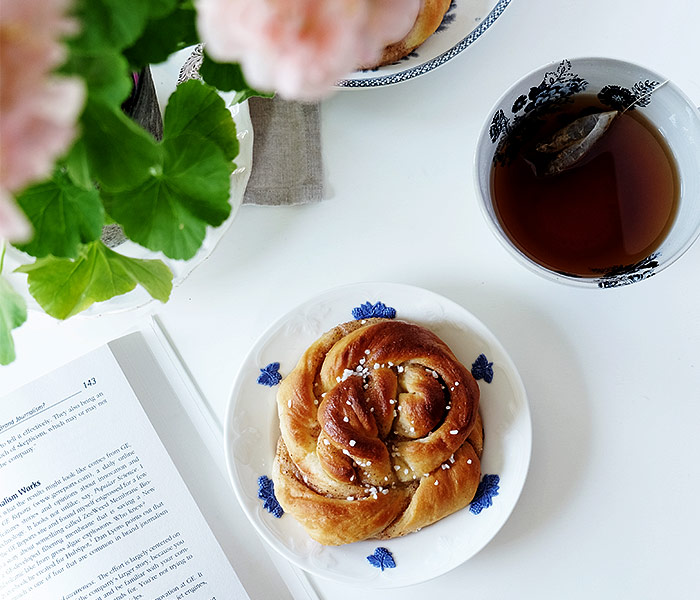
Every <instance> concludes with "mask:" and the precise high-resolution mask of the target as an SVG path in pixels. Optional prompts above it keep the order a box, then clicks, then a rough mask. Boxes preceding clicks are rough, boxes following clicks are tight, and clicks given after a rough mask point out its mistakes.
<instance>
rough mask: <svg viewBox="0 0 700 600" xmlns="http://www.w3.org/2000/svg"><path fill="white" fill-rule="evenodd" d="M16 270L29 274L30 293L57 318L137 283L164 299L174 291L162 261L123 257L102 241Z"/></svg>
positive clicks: (130, 288) (121, 292) (153, 294)
mask: <svg viewBox="0 0 700 600" xmlns="http://www.w3.org/2000/svg"><path fill="white" fill-rule="evenodd" d="M16 270H17V271H18V272H20V273H27V275H28V278H27V281H28V284H29V293H30V294H31V295H32V296H33V297H34V298H35V299H36V301H37V302H38V303H39V304H40V305H41V307H42V308H43V309H44V310H45V311H46V313H47V314H49V315H51V316H52V317H55V318H56V319H67V318H68V317H71V316H73V315H75V314H77V313H79V312H81V311H83V310H85V309H86V308H88V307H89V306H90V305H91V304H93V303H94V302H102V301H104V300H109V299H110V298H113V297H114V296H120V295H121V294H126V293H127V292H130V291H131V290H133V289H134V288H135V287H136V285H137V284H140V285H142V286H143V287H144V288H145V289H146V291H147V292H148V293H149V294H150V295H151V296H152V297H153V298H155V299H156V300H160V301H161V302H166V301H167V300H168V298H169V297H170V292H171V290H172V277H173V275H172V272H171V271H170V269H169V268H168V267H167V266H166V265H165V264H164V263H163V262H162V261H160V260H143V259H136V258H129V257H126V256H122V255H121V254H117V253H116V252H114V251H112V250H110V249H109V248H107V247H106V246H105V245H104V244H102V243H101V242H99V241H97V242H92V243H90V244H87V245H85V246H83V247H82V248H81V251H80V253H79V255H78V258H77V259H75V260H72V259H69V258H55V257H53V256H48V257H46V258H40V259H37V260H36V262H34V263H33V264H29V265H22V266H21V267H19V268H18V269H16Z"/></svg>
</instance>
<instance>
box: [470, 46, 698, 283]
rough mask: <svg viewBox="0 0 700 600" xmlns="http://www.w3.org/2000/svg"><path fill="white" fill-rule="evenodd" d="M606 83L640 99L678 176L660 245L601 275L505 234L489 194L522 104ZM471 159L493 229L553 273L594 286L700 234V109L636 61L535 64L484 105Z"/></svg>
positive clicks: (643, 267) (596, 89) (629, 276)
mask: <svg viewBox="0 0 700 600" xmlns="http://www.w3.org/2000/svg"><path fill="white" fill-rule="evenodd" d="M611 89H612V90H620V91H621V98H619V99H617V100H618V101H627V100H629V99H630V98H631V99H635V98H636V99H637V100H639V103H638V104H637V105H636V106H635V110H639V111H641V112H642V114H643V115H644V117H646V119H647V120H648V121H649V122H650V123H651V124H652V126H653V127H655V128H656V129H658V131H659V133H660V134H661V136H662V137H663V138H664V140H665V141H666V143H667V145H668V147H669V149H670V152H671V154H672V155H673V158H674V160H675V163H676V169H677V172H678V177H679V180H680V181H679V183H680V196H679V198H678V205H677V210H676V213H675V218H674V220H673V223H672V225H671V227H670V229H669V230H668V233H667V235H666V236H665V238H664V239H663V241H662V242H661V245H660V246H659V247H658V248H657V249H656V250H655V251H653V252H652V253H651V254H650V255H649V256H647V257H646V258H645V259H644V260H641V261H638V262H636V263H635V264H633V265H626V266H624V267H623V268H618V269H615V270H612V269H611V270H610V271H608V272H606V273H603V274H601V275H599V276H591V277H588V276H579V275H572V274H567V273H564V272H557V271H554V270H552V269H550V268H547V267H545V266H543V265H541V264H539V263H538V262H536V260H534V259H533V258H531V257H530V256H528V255H526V254H525V253H524V252H523V251H522V250H520V249H519V248H518V246H516V244H515V243H514V242H513V241H512V240H511V239H510V238H509V237H508V235H507V233H506V231H505V229H504V226H503V224H502V222H501V221H500V220H499V216H498V214H497V210H496V209H495V207H494V202H493V194H492V183H493V182H492V176H493V165H494V160H496V154H497V152H498V151H499V149H500V148H501V147H502V142H503V140H504V136H507V135H508V131H509V130H511V128H512V127H513V125H514V124H516V123H517V122H518V119H519V118H522V117H523V115H524V114H525V112H526V111H530V112H531V111H532V110H533V109H535V108H537V107H539V106H541V105H544V104H546V103H548V102H549V103H551V102H568V101H569V100H570V99H571V98H572V97H573V96H575V95H576V94H581V93H585V94H593V95H598V94H600V93H601V90H603V96H605V95H606V94H608V95H609V94H610V90H611ZM599 97H600V96H599ZM606 100H610V98H606ZM475 160H476V163H475V177H476V185H477V188H478V190H479V193H480V199H481V208H482V210H483V212H484V215H485V217H486V220H487V222H488V223H489V225H490V226H491V229H492V230H493V232H494V234H495V235H496V237H497V238H498V239H499V240H500V241H501V242H502V243H503V245H504V246H505V247H506V248H507V249H508V250H509V251H510V252H511V253H512V254H513V255H514V256H515V257H516V258H517V259H518V260H519V261H520V262H521V263H523V264H524V265H525V266H527V267H529V268H530V269H532V270H533V271H535V272H537V273H539V274H541V275H543V276H545V277H547V278H549V279H552V280H555V281H560V282H564V283H569V284H574V285H579V286H585V287H599V288H609V287H617V286H621V285H626V284H629V283H634V282H637V281H641V280H643V279H646V278H648V277H650V276H652V275H655V274H656V273H658V272H659V271H661V270H663V269H664V268H666V267H668V266H669V265H670V264H672V263H673V262H674V261H676V260H677V259H678V258H679V257H680V256H681V255H682V254H683V253H684V252H685V251H686V250H687V249H688V248H689V247H690V246H691V244H692V243H693V242H694V241H695V239H696V238H697V237H698V235H699V234H700V110H698V108H697V107H696V105H695V104H694V103H693V102H692V101H691V100H690V99H689V98H688V97H687V96H686V95H685V94H684V93H683V92H682V91H681V90H680V89H679V88H678V87H677V86H675V85H674V84H673V83H672V82H670V81H667V79H666V78H665V77H663V76H661V75H659V74H657V73H653V72H652V71H650V70H648V69H646V68H644V67H640V66H638V65H634V64H631V63H627V62H623V61H620V60H614V59H608V58H578V59H574V60H570V61H569V60H564V61H557V62H554V63H551V64H549V65H546V66H543V67H541V68H539V69H537V70H535V71H533V72H532V73H530V74H529V75H527V76H525V77H524V78H523V79H521V80H520V81H518V82H517V83H515V84H514V85H513V86H512V87H511V88H510V89H509V90H508V91H507V92H506V93H505V94H504V95H503V96H502V97H501V98H500V100H499V101H498V102H497V103H496V105H495V106H494V108H493V109H492V110H491V112H490V113H489V117H488V121H487V122H486V124H485V126H484V128H483V130H482V132H481V135H480V137H479V141H478V145H477V149H476V158H475Z"/></svg>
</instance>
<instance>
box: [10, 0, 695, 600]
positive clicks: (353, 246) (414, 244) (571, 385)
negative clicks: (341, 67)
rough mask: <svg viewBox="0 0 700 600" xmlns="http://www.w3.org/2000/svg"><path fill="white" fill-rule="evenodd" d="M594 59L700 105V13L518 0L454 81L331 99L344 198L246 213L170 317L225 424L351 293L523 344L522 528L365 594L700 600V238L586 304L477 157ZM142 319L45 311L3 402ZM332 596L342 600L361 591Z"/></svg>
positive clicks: (519, 348) (677, 0) (329, 144)
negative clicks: (278, 359)
mask: <svg viewBox="0 0 700 600" xmlns="http://www.w3.org/2000/svg"><path fill="white" fill-rule="evenodd" d="M590 55H599V56H609V57H614V58H620V59H625V60H630V61H632V62H638V63H640V64H643V65H646V66H648V67H650V68H651V69H652V70H655V71H657V72H659V73H661V74H664V75H666V76H668V77H670V78H671V79H672V80H674V81H675V82H676V83H677V84H678V85H679V86H680V87H681V88H683V89H684V90H685V92H686V93H687V94H688V95H689V96H690V98H691V99H692V100H693V101H695V102H696V103H697V104H699V105H700V3H698V2H697V1H696V0H666V1H664V2H653V1H652V0H634V1H633V0H626V1H625V0H513V1H512V4H511V5H510V6H509V7H508V8H507V10H506V11H505V13H504V14H503V15H502V16H501V17H500V19H499V20H498V21H497V22H496V23H495V25H494V26H493V27H492V28H491V29H490V30H489V31H488V32H487V33H486V34H485V35H484V36H483V37H482V38H481V39H479V40H478V41H477V42H476V43H475V44H474V45H473V46H471V47H470V48H468V49H467V50H466V51H465V52H464V53H462V54H461V55H459V56H458V57H456V58H455V59H454V60H452V61H450V62H448V63H447V64H446V65H444V66H442V67H441V68H439V69H437V70H436V71H433V72H431V73H429V74H427V75H424V76H422V77H419V78H417V79H414V80H411V81H408V82H405V83H402V84H400V85H398V86H392V87H386V88H380V89H371V90H350V91H342V92H340V93H338V94H336V95H335V96H333V97H332V98H330V99H328V100H326V101H324V103H323V105H322V144H323V156H324V161H325V167H326V169H327V177H328V182H329V187H330V189H331V197H330V198H329V199H328V200H326V201H324V202H322V203H320V204H317V205H313V206H303V207H284V208H278V207H275V208H271V207H254V206H244V207H242V208H241V209H240V211H239V212H238V215H237V217H236V219H235V221H234V222H233V225H232V227H231V228H230V229H229V231H228V232H227V233H226V235H225V236H224V239H223V241H222V242H221V243H220V245H219V246H218V248H217V249H216V251H215V252H214V254H213V255H212V256H211V257H210V259H209V260H208V261H206V262H205V263H204V264H203V265H201V266H200V267H199V268H198V269H197V270H195V272H194V273H193V274H192V275H191V276H190V277H189V279H188V280H187V281H186V282H185V283H184V284H183V285H182V286H181V287H180V288H178V289H176V290H175V291H174V293H173V296H172V298H171V300H170V302H169V303H168V304H167V305H157V306H153V307H152V309H151V310H152V311H153V312H155V313H156V314H157V315H158V316H159V318H160V319H161V321H162V323H163V324H164V326H165V328H166V330H167V332H168V334H169V335H170V337H171V338H172V340H173V342H174V344H175V346H176V347H177V350H178V351H179V352H180V354H181V355H182V357H183V359H184V361H185V362H186V364H187V366H188V367H189V369H190V371H191V374H192V376H193V377H194V379H195V381H196V383H197V384H198V385H199V387H200V388H201V390H202V392H203V393H204V395H205V397H206V398H207V400H208V402H210V404H211V406H212V408H213V410H214V411H215V412H216V414H217V415H218V416H219V417H221V418H223V414H224V410H225V407H226V404H227V402H228V397H229V391H230V388H231V385H232V381H233V378H234V376H235V373H236V371H237V369H238V365H239V364H240V363H241V361H242V360H243V358H244V357H245V355H246V353H247V351H248V349H249V348H250V346H251V345H252V344H253V343H254V341H255V340H256V339H257V337H258V336H259V335H260V334H261V333H262V332H263V331H264V330H265V329H266V328H267V327H268V326H269V325H270V324H271V323H272V322H273V321H274V320H276V319H277V318H278V317H279V316H280V315H282V314H284V313H286V312H287V311H288V310H289V309H290V308H292V307H294V306H295V305H297V304H298V303H300V302H302V301H304V300H306V299H308V298H309V297H311V296H313V295H315V294H317V293H319V292H321V291H323V290H326V289H328V288H331V287H335V286H337V285H343V284H347V283H353V282H360V281H391V282H401V283H407V284H412V285H417V286H421V287H424V288H428V289H430V290H433V291H435V292H437V293H439V294H442V295H444V296H447V297H448V298H450V299H452V300H454V301H456V302H458V303H459V304H461V305H463V306H464V307H465V308H467V309H468V310H469V311H471V312H472V313H474V314H475V315H476V316H477V317H478V318H479V319H480V320H482V321H483V322H484V323H485V324H486V326H487V327H489V328H490V329H491V330H492V331H493V332H494V333H495V335H496V336H497V337H498V338H499V340H500V341H501V342H502V344H503V345H504V346H505V347H506V349H507V350H508V352H509V353H510V355H511V357H512V358H513V360H514V362H515V364H516V365H517V367H518V369H519V371H520V373H521V376H522V378H523V381H524V383H525V386H526V389H527V392H528V397H529V402H530V408H531V412H532V422H533V451H532V459H531V466H530V471H529V475H528V479H527V481H526V483H525V487H524V489H523V492H522V496H521V498H520V501H519V503H518V504H517V506H516V508H515V510H514V512H513V514H512V515H511V517H510V519H509V520H508V522H507V523H506V525H505V526H504V527H503V529H502V530H501V531H500V532H499V533H498V534H497V535H496V537H495V538H494V539H493V540H492V541H491V542H490V543H489V544H488V545H487V546H486V548H484V549H483V550H482V551H481V552H480V553H479V554H477V555H476V556H475V557H474V558H472V559H471V560H469V561H468V562H467V563H465V564H463V565H462V566H461V567H459V568H457V569H455V570H453V571H452V572H450V573H448V574H446V575H443V576H441V577H439V578H437V579H434V580H432V581H430V582H427V583H423V584H420V585H416V586H413V587H410V588H403V589H397V590H384V591H381V592H379V591H373V590H361V592H360V595H361V597H363V598H367V599H373V598H377V599H379V598H382V599H383V600H390V599H392V598H402V600H410V599H413V598H415V599H418V598H424V597H425V595H426V594H432V595H438V594H445V595H449V594H458V597H480V598H489V599H493V598H509V599H510V598H518V599H521V600H523V599H530V598H533V599H534V598H537V599H541V598H587V599H588V598H592V597H596V598H634V599H642V598H649V599H656V598H697V597H700V575H698V573H700V568H699V567H700V550H699V549H698V544H697V538H698V536H699V534H700V514H699V513H698V511H697V507H698V497H699V496H700V462H699V460H698V459H700V435H699V434H698V427H699V424H700V243H696V244H695V245H694V246H693V247H692V248H691V249H690V250H689V251H688V252H687V253H686V254H685V255H684V256H683V257H682V258H681V259H680V260H679V261H678V262H677V263H676V264H675V265H673V266H672V267H671V268H670V269H669V270H667V271H664V272H662V273H660V274H659V275H658V276H655V277H652V278H651V279H648V280H646V281H644V282H642V283H639V284H636V285H633V286H628V287H625V288H621V289H612V290H595V291H591V290H582V289H578V288H571V287H566V286H564V285H560V284H556V283H552V282H549V281H546V280H545V279H543V278H540V277H539V276H537V275H535V274H532V273H530V272H529V271H527V270H525V269H524V268H523V267H522V266H521V265H519V264H517V263H516V262H515V261H514V260H513V259H512V258H511V256H510V255H509V254H507V253H506V251H505V250H504V249H503V248H502V247H501V246H500V244H499V243H498V242H497V241H496V240H495V238H494V237H493V236H492V234H491V233H490V231H489V230H488V229H487V226H486V224H485V222H484V220H483V218H482V216H481V214H480V212H479V208H478V206H477V202H476V193H475V190H474V186H473V182H472V161H473V152H474V148H475V144H476V138H477V135H478V133H479V131H480V129H481V126H482V124H483V122H484V121H485V120H486V119H487V118H489V116H490V114H489V111H490V109H491V107H492V105H493V104H494V102H495V101H496V99H497V98H498V97H499V96H500V94H501V93H502V92H503V91H504V90H505V89H506V88H507V87H508V86H509V85H510V84H511V83H512V82H514V81H515V80H517V79H519V78H520V77H521V76H522V75H523V74H525V73H527V72H529V71H531V70H532V69H534V68H536V67H538V66H540V65H541V64H545V63H548V62H550V61H552V60H558V59H561V58H567V57H576V56H590ZM696 200H697V201H700V198H699V199H696ZM142 313H143V311H141V312H131V313H125V314H118V315H107V316H102V317H100V318H91V319H84V318H74V319H71V320H69V321H67V322H63V323H58V322H55V321H53V320H52V319H50V318H48V317H46V316H45V315H42V314H38V313H32V314H31V315H30V319H29V321H28V322H27V323H25V324H24V325H23V326H22V327H21V328H20V329H18V330H16V333H15V339H16V344H17V354H18V359H17V360H16V362H15V363H14V364H12V365H11V366H9V367H4V368H2V369H1V370H0V392H2V393H4V392H6V391H9V390H11V389H13V388H15V387H17V386H19V385H21V384H23V383H25V382H27V381H29V380H31V379H33V378H34V377H36V376H38V375H40V374H41V373H44V372H47V371H49V370H51V369H53V368H55V367H57V366H59V365H60V364H63V363H64V362H66V361H68V360H70V359H71V358H74V357H77V356H79V355H81V354H83V353H85V352H86V351H88V350H89V349H91V348H93V347H96V346H98V345H100V344H102V343H104V342H106V341H108V340H109V339H111V338H114V337H117V336H118V335H120V334H121V333H122V332H123V331H125V330H126V329H128V328H129V327H131V326H133V324H134V323H135V322H136V321H137V320H138V319H139V318H141V317H142ZM429 551H430V549H429V548H426V552H429ZM261 568H262V567H261ZM261 572H264V571H261ZM312 580H313V583H314V585H315V586H316V588H317V590H318V592H319V594H320V596H321V597H322V598H324V599H326V600H330V599H333V600H335V599H338V600H343V599H346V598H347V599H350V598H353V599H354V598H356V597H357V595H358V590H356V589H354V588H351V587H344V586H341V585H338V584H335V583H333V582H329V581H324V580H320V579H316V578H312ZM256 600H257V599H256Z"/></svg>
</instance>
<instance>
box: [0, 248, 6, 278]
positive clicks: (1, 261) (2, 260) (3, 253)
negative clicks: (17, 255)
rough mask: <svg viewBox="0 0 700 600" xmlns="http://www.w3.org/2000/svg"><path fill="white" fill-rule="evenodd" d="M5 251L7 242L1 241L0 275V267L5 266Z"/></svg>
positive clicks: (0, 268)
mask: <svg viewBox="0 0 700 600" xmlns="http://www.w3.org/2000/svg"><path fill="white" fill-rule="evenodd" d="M5 250H7V242H6V241H5V240H3V241H2V251H0V273H2V267H3V266H4V264H5Z"/></svg>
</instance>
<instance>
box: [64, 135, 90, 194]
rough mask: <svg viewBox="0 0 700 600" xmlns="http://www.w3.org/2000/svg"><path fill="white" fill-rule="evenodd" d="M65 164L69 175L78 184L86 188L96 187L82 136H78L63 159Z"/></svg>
mask: <svg viewBox="0 0 700 600" xmlns="http://www.w3.org/2000/svg"><path fill="white" fill-rule="evenodd" d="M63 165H64V166H65V167H66V172H67V173H68V176H69V177H70V178H71V179H72V180H73V182H74V183H75V184H76V185H79V186H80V187H83V188H85V189H91V188H93V187H94V185H95V184H94V182H93V180H92V174H91V173H90V163H89V162H88V156H87V150H86V148H85V142H84V141H83V139H82V138H78V139H77V140H76V142H75V143H74V144H73V146H72V147H71V149H70V150H69V151H68V154H67V155H66V157H65V158H64V159H63Z"/></svg>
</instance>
